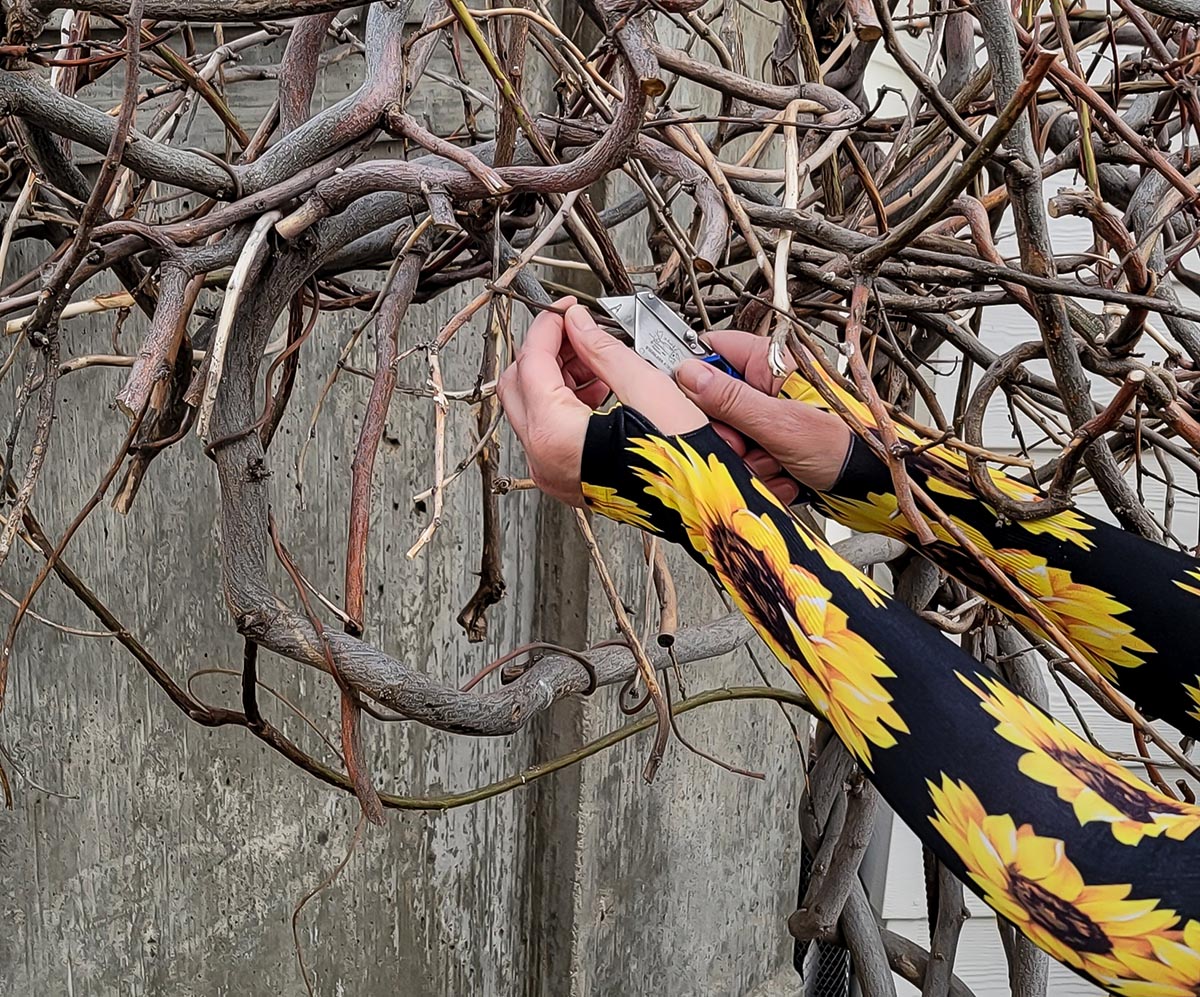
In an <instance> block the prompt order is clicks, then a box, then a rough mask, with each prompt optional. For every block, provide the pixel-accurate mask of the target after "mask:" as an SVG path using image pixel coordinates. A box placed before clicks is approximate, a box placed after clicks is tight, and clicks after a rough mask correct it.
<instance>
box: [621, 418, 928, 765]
mask: <svg viewBox="0 0 1200 997" xmlns="http://www.w3.org/2000/svg"><path fill="white" fill-rule="evenodd" d="M631 450H632V452H633V453H634V455H635V456H636V457H638V458H639V459H640V460H641V461H643V462H644V463H645V465H647V466H639V467H638V468H637V471H636V473H637V475H638V476H639V477H640V478H641V479H642V480H644V481H645V482H646V485H647V487H646V493H647V494H648V495H650V496H651V497H653V498H655V499H656V500H657V501H659V502H661V503H662V504H663V505H665V506H666V507H667V508H669V509H672V510H674V511H675V512H677V513H678V514H679V516H680V518H681V519H682V521H683V526H684V529H685V530H686V531H687V535H688V539H689V542H690V543H691V545H692V547H693V549H694V550H696V551H697V552H698V553H699V554H700V555H701V556H702V557H703V558H704V560H705V561H706V562H707V563H708V564H709V566H710V567H711V568H712V569H713V570H714V571H715V572H716V575H717V577H718V578H719V579H720V581H721V583H722V585H723V586H724V588H725V589H726V591H727V592H728V593H729V595H730V597H731V598H732V599H733V600H734V602H735V603H736V604H737V606H738V608H739V609H740V610H741V611H742V612H743V613H744V614H745V615H746V618H747V619H748V620H750V622H751V623H752V624H753V626H754V628H755V630H756V631H757V632H758V633H759V635H760V636H761V637H762V638H763V640H764V641H765V642H766V643H767V646H768V647H770V648H771V650H772V652H774V654H775V655H776V657H778V658H779V660H780V661H782V662H783V663H784V664H785V665H786V666H787V667H788V669H789V671H791V673H792V675H793V676H794V677H795V679H796V681H797V682H798V683H799V685H800V688H801V689H802V690H803V691H804V693H805V695H807V696H808V697H809V699H810V700H812V703H813V705H814V707H816V709H817V710H818V711H820V713H821V714H822V715H823V716H825V718H826V719H827V720H828V721H829V723H830V724H831V725H832V726H833V729H834V730H835V731H836V732H837V734H838V736H839V737H840V738H841V739H842V741H843V742H844V743H845V744H846V746H847V748H849V750H850V751H851V752H852V753H853V754H854V756H855V757H856V758H857V759H858V760H859V761H860V762H862V763H863V764H864V765H865V766H867V767H868V768H870V765H871V750H872V747H873V746H874V747H877V748H890V747H891V746H893V745H894V744H895V743H896V736H895V735H896V734H897V733H907V732H908V727H907V725H906V724H905V723H904V721H903V720H902V719H901V717H900V715H899V714H898V713H897V712H896V710H895V708H894V707H893V706H892V697H891V696H890V694H889V693H888V691H887V689H886V688H885V687H884V684H883V681H882V680H884V679H888V678H892V677H894V672H893V671H892V669H891V668H889V667H888V665H887V664H886V662H884V660H883V658H882V657H881V656H880V654H879V652H878V651H877V650H876V649H875V648H874V647H873V646H872V645H871V644H870V643H869V642H868V641H867V640H865V639H864V638H863V637H861V636H860V635H858V634H856V633H854V632H853V631H852V630H851V629H850V628H849V626H848V619H847V616H846V614H845V612H843V611H842V610H841V609H839V608H838V607H837V606H836V605H834V603H833V601H832V593H831V592H830V590H829V589H828V588H827V587H826V586H825V585H824V584H823V583H822V582H821V580H820V579H819V578H818V577H817V576H816V575H814V574H813V573H812V572H810V571H806V570H805V569H803V568H801V567H799V566H798V565H796V564H793V563H792V558H791V555H790V554H789V552H788V547H787V542H786V541H785V540H784V537H783V534H782V533H781V532H780V529H779V527H778V526H777V525H776V523H775V522H774V521H773V520H772V519H771V517H770V516H769V515H767V514H765V513H764V514H756V513H754V512H752V511H750V510H749V509H748V508H746V499H745V498H744V497H743V496H742V494H741V492H740V491H739V490H738V487H737V485H736V483H735V482H734V481H733V478H732V477H731V476H730V474H729V470H728V469H727V468H726V467H725V465H723V464H722V463H721V462H720V461H719V460H718V459H717V457H716V456H712V455H710V456H709V457H708V458H707V459H705V458H704V457H703V456H701V455H700V454H699V453H698V452H697V451H696V450H695V449H694V448H692V447H691V446H689V445H688V443H687V442H686V441H683V440H680V441H678V442H677V443H669V442H667V441H666V440H662V439H656V438H653V437H648V438H644V439H638V440H634V441H632V444H631ZM763 497H764V499H766V500H767V501H769V502H770V503H771V504H772V505H774V507H775V511H776V512H777V513H778V514H779V515H782V516H784V517H787V518H789V519H791V513H790V512H789V511H788V510H787V509H786V508H784V507H783V506H782V505H780V504H779V503H778V502H777V501H776V500H775V499H774V498H773V497H771V496H770V494H769V493H767V492H764V493H763ZM795 532H796V534H797V535H798V536H800V537H801V538H802V539H803V542H804V543H805V544H808V545H810V547H811V549H813V550H814V551H817V552H819V553H820V556H821V557H822V560H823V561H824V563H825V564H826V565H827V566H828V567H829V568H831V569H832V570H834V571H836V572H838V573H839V574H841V575H842V576H843V577H844V578H845V579H846V580H847V581H848V582H851V583H852V584H853V585H854V586H855V588H857V589H858V591H860V592H862V593H863V594H864V596H866V597H867V599H868V600H869V601H870V602H871V604H872V605H873V606H880V605H882V604H883V601H884V598H885V596H884V595H883V593H882V591H881V590H879V589H878V587H876V586H875V584H874V583H873V582H871V581H870V580H869V579H867V578H866V577H865V576H864V575H862V574H861V573H859V572H857V571H855V569H854V568H853V567H851V566H850V565H849V564H847V563H846V562H845V561H844V560H842V559H841V558H840V557H838V556H837V554H835V553H834V552H833V551H832V550H831V549H829V548H828V545H825V544H823V543H821V541H820V540H818V539H817V538H816V537H813V536H811V535H809V534H808V532H807V531H805V530H804V529H803V528H802V527H800V525H799V524H798V523H796V531H795Z"/></svg>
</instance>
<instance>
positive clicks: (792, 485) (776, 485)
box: [763, 477, 800, 505]
mask: <svg viewBox="0 0 1200 997" xmlns="http://www.w3.org/2000/svg"><path fill="white" fill-rule="evenodd" d="M763 485H765V486H766V489H767V491H769V492H770V493H771V494H772V495H774V496H775V497H776V498H777V499H779V501H780V502H782V503H783V504H784V505H791V504H792V503H793V502H795V501H796V499H798V498H799V497H800V486H799V485H798V484H796V482H795V480H794V479H792V478H788V477H775V478H767V479H766V480H765V481H763Z"/></svg>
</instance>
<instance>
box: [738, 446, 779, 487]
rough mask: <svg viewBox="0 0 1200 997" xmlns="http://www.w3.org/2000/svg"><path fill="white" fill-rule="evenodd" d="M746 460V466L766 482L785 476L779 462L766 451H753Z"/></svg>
mask: <svg viewBox="0 0 1200 997" xmlns="http://www.w3.org/2000/svg"><path fill="white" fill-rule="evenodd" d="M744 459H745V461H746V466H747V467H748V468H750V470H751V471H753V472H754V473H755V474H757V475H758V476H759V477H760V478H762V479H764V480H766V479H767V478H774V477H777V476H779V475H781V474H783V467H782V466H781V465H780V463H779V461H777V460H776V459H775V458H774V457H772V456H771V455H770V454H769V453H767V452H766V451H765V450H752V451H751V452H750V453H748V454H747V455H746V457H745V458H744Z"/></svg>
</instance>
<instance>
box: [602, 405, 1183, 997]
mask: <svg viewBox="0 0 1200 997" xmlns="http://www.w3.org/2000/svg"><path fill="white" fill-rule="evenodd" d="M583 471H584V478H585V484H584V495H585V498H586V501H587V504H588V505H589V506H590V507H591V508H592V509H593V510H594V511H596V512H597V513H601V514H603V515H605V516H608V517H610V518H613V519H615V520H618V521H620V522H624V523H629V524H631V525H635V526H638V527H640V528H642V529H649V530H651V531H653V532H655V533H657V534H659V535H661V536H663V537H665V538H667V539H669V540H672V541H675V542H678V543H681V544H682V545H684V547H685V548H686V549H687V550H688V552H689V553H690V554H691V556H692V557H693V558H694V559H695V560H696V561H697V562H698V563H699V564H701V565H702V566H703V567H704V568H705V569H706V570H707V571H708V572H710V573H711V574H712V575H713V577H714V578H715V579H717V581H718V582H719V583H720V584H721V585H722V586H723V587H724V589H725V590H726V591H727V592H728V593H729V595H730V597H731V598H732V599H733V600H734V601H735V602H736V604H737V606H738V608H739V609H740V610H741V611H742V613H744V614H745V616H746V618H747V619H748V620H749V621H750V623H751V624H752V625H753V627H754V629H755V630H756V631H757V633H758V634H759V635H760V636H761V637H762V639H763V640H764V642H765V643H766V644H767V646H768V647H769V648H770V649H771V651H772V652H773V653H774V654H775V656H776V657H777V658H778V659H779V661H780V662H781V663H782V664H783V665H784V667H785V668H787V670H788V671H789V672H790V673H791V675H792V676H793V677H794V678H795V680H796V682H797V683H798V684H799V685H800V687H801V689H802V690H803V691H804V692H805V694H806V695H807V696H808V698H809V699H810V701H811V702H812V704H813V707H814V708H815V709H816V710H817V711H818V712H819V713H820V714H821V715H822V716H823V717H824V718H825V719H826V720H828V722H829V723H830V725H831V726H832V727H833V729H834V730H835V731H836V733H837V735H838V736H839V738H841V740H842V741H843V743H844V744H845V745H846V747H847V749H848V750H849V751H850V752H851V753H852V754H853V755H854V756H855V758H856V759H857V760H858V761H859V763H860V765H861V766H862V767H863V769H864V770H865V771H866V772H867V773H868V775H869V776H870V777H871V779H872V780H873V781H874V782H875V784H876V785H877V786H878V788H879V790H880V792H881V793H882V794H883V796H884V797H885V799H887V801H888V803H889V804H890V805H891V806H892V808H893V809H894V810H895V812H896V813H897V814H898V816H899V817H900V818H901V819H902V820H904V821H905V823H907V824H908V826H909V827H910V828H912V829H913V831H914V832H915V833H916V834H917V835H918V836H919V837H920V838H921V839H922V840H923V841H924V842H925V843H926V844H927V845H928V846H929V847H930V848H931V849H933V851H934V852H935V853H936V854H937V855H938V856H939V857H940V858H941V859H942V860H943V861H944V862H946V863H947V865H948V866H949V867H950V868H951V869H952V870H954V871H955V873H956V874H957V875H958V876H959V877H960V878H961V879H962V880H963V882H964V883H965V884H966V885H967V886H968V887H970V888H971V889H972V890H974V891H975V892H976V893H977V894H978V895H979V896H980V897H981V898H982V899H983V900H984V901H985V902H986V903H988V904H989V905H990V906H991V907H993V908H994V909H995V910H996V911H997V912H998V913H999V914H1001V915H1002V916H1003V917H1005V918H1007V919H1008V920H1009V921H1011V922H1012V923H1013V924H1014V925H1015V926H1016V927H1017V928H1018V929H1019V930H1021V931H1022V932H1023V933H1024V934H1025V935H1026V936H1028V937H1029V938H1030V939H1031V940H1032V941H1033V942H1034V943H1035V944H1037V945H1038V946H1040V947H1041V948H1042V949H1044V950H1045V951H1046V952H1048V953H1049V954H1050V955H1051V956H1053V957H1054V958H1055V959H1057V960H1058V961H1060V962H1061V963H1063V964H1064V965H1066V966H1068V967H1070V968H1071V969H1073V970H1075V971H1076V972H1078V973H1079V974H1080V975H1082V976H1085V977H1087V978H1088V979H1090V980H1092V981H1094V982H1095V983H1097V984H1099V985H1100V986H1102V987H1104V988H1106V989H1108V990H1109V991H1110V992H1112V993H1115V994H1120V995H1123V997H1188V995H1191V997H1200V862H1198V861H1197V859H1200V808H1198V807H1195V806H1191V805H1188V804H1185V803H1180V802H1178V801H1176V800H1173V799H1170V798H1168V797H1165V796H1163V795H1161V794H1159V793H1157V792H1156V791H1155V790H1153V789H1152V788H1151V787H1149V786H1147V785H1145V784H1144V783H1142V782H1141V781H1139V780H1138V779H1136V778H1135V777H1134V776H1132V775H1131V774H1130V773H1129V772H1127V771H1126V770H1125V769H1124V768H1122V767H1121V766H1120V765H1119V764H1117V763H1116V762H1114V761H1112V760H1111V759H1110V758H1108V757H1107V756H1106V755H1105V754H1103V752H1101V751H1099V750H1097V749H1095V748H1093V747H1092V746H1091V745H1089V744H1088V743H1087V742H1085V741H1083V740H1082V739H1080V738H1079V737H1078V736H1076V735H1075V734H1074V733H1073V732H1072V731H1071V730H1070V729H1068V728H1067V727H1065V726H1063V725H1062V724H1060V723H1058V722H1057V721H1056V720H1054V719H1053V718H1051V717H1050V716H1048V715H1047V714H1046V713H1044V712H1042V711H1041V710H1040V709H1039V708H1038V707H1036V706H1035V705H1033V704H1032V703H1030V702H1028V701H1026V700H1024V699H1022V698H1021V697H1020V696H1019V695H1018V694H1017V693H1016V692H1014V691H1013V690H1012V689H1011V688H1009V687H1008V686H1007V685H1006V684H1005V683H1003V682H1002V681H1000V680H999V679H998V678H996V677H995V676H994V675H992V674H990V673H988V672H986V671H983V670H982V669H981V666H980V665H979V663H978V662H976V661H975V660H974V659H972V658H971V657H969V656H968V655H967V654H965V653H964V652H963V651H962V650H960V649H959V648H958V647H956V646H955V645H953V644H952V643H950V642H949V641H948V640H946V639H945V638H944V637H943V636H942V635H941V634H940V633H938V632H937V631H935V630H934V629H932V628H931V627H929V626H927V625H926V624H925V623H924V622H922V621H921V620H919V619H917V618H916V616H914V615H913V614H912V613H911V612H910V611H909V610H908V609H907V608H906V607H905V606H903V605H902V604H900V603H897V602H894V601H892V600H891V598H890V597H889V596H888V595H887V594H886V593H885V592H883V591H882V590H880V589H879V588H878V587H877V586H876V585H875V584H874V583H873V582H872V581H871V580H870V579H869V578H867V577H866V576H865V575H863V574H862V573H860V572H858V571H857V570H856V569H854V568H853V567H852V566H850V565H849V564H847V563H846V562H845V561H844V560H842V559H841V558H840V557H838V555H837V554H836V553H835V552H834V551H833V550H832V548H830V547H829V546H828V545H827V544H826V543H825V542H824V541H823V540H822V539H821V538H820V537H819V536H817V535H816V534H814V533H812V532H811V531H810V530H808V529H807V528H806V527H805V526H804V525H803V524H802V523H801V522H800V521H799V520H798V519H797V518H796V517H795V515H794V514H793V513H792V512H791V510H789V509H787V508H785V507H784V506H783V505H781V504H780V503H779V501H778V500H777V499H775V497H774V496H773V495H772V494H771V493H770V492H769V491H768V490H767V489H766V488H765V487H764V486H763V485H762V484H761V483H760V482H759V481H758V480H757V479H755V478H754V476H753V475H752V474H751V473H750V472H749V471H748V470H747V468H746V466H745V465H744V464H743V463H742V462H741V460H740V459H738V458H737V456H736V455H735V454H734V453H733V452H732V451H731V450H729V448H728V447H727V446H726V445H725V443H724V442H723V441H722V440H721V438H720V437H719V436H718V435H717V434H716V433H715V432H714V431H713V430H712V428H711V427H709V426H706V427H704V428H702V429H700V430H697V431H695V432H693V433H688V434H685V435H682V436H667V435H663V434H661V433H659V432H658V431H657V430H656V429H655V428H654V427H653V426H652V425H650V424H649V423H647V422H646V421H645V419H643V418H642V417H641V416H639V415H638V414H637V413H636V412H634V411H632V410H630V409H627V408H623V407H620V406H618V407H617V408H615V409H614V410H612V411H611V412H607V413H604V414H596V415H593V417H592V419H591V423H590V425H589V428H588V434H587V440H586V443H585V446H584V454H583Z"/></svg>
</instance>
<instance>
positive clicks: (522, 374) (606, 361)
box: [496, 297, 708, 505]
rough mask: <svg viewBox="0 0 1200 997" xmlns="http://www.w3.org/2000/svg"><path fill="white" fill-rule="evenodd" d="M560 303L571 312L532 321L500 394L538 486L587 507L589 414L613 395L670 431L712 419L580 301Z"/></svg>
mask: <svg viewBox="0 0 1200 997" xmlns="http://www.w3.org/2000/svg"><path fill="white" fill-rule="evenodd" d="M555 307H556V308H558V309H560V310H563V311H565V313H566V314H565V316H564V315H562V314H559V313H556V312H550V311H546V312H542V314H540V315H539V316H538V317H537V318H536V319H534V321H533V324H532V325H530V327H529V332H528V333H526V335H525V342H524V343H523V344H522V346H521V349H520V350H519V351H518V353H517V356H516V358H515V359H514V361H513V363H512V364H510V365H509V367H508V369H507V370H505V371H504V373H503V374H502V375H501V376H500V381H499V383H498V384H497V385H496V393H497V394H498V395H499V396H500V403H501V404H502V405H503V406H504V411H505V413H506V414H507V415H508V421H509V422H510V423H511V424H512V427H513V431H514V432H515V433H516V434H517V438H518V439H519V440H520V441H521V445H522V446H524V448H525V456H526V457H527V458H528V460H529V470H530V474H531V475H532V477H533V480H534V482H535V483H536V484H537V486H538V487H539V488H540V489H541V490H542V491H544V492H545V493H546V494H547V495H550V496H552V497H553V498H556V499H559V500H560V501H562V502H566V503H567V504H568V505H582V504H583V492H582V491H581V490H580V464H581V460H582V457H583V441H584V436H585V434H586V433H587V424H588V419H589V418H591V415H592V409H594V408H595V407H596V406H598V405H599V404H600V403H601V402H603V401H604V399H605V398H607V397H608V395H609V393H610V392H611V393H612V394H615V395H616V396H617V397H618V398H619V399H620V400H621V401H622V402H624V403H625V404H626V405H629V406H630V407H631V408H635V409H637V411H639V412H640V413H641V414H642V415H644V416H645V417H646V418H647V419H649V420H650V421H651V422H652V423H654V425H655V426H657V427H658V428H659V429H660V430H661V431H662V432H664V433H666V434H668V435H673V434H677V433H688V432H691V431H692V430H693V429H699V428H700V427H701V426H703V425H704V424H705V423H706V422H708V419H707V418H706V417H705V415H704V413H703V412H701V411H700V409H698V408H697V407H696V406H695V405H693V404H692V403H691V402H690V401H688V399H687V398H686V397H685V396H684V394H683V392H681V391H680V390H679V388H678V387H677V386H676V384H675V382H674V381H673V380H672V379H671V378H670V377H669V376H668V375H667V374H664V373H663V372H662V371H660V370H659V369H658V368H656V367H654V366H653V365H652V364H650V363H649V362H648V361H646V360H643V359H642V358H641V357H639V356H638V355H637V354H636V353H635V352H634V351H633V350H631V349H629V347H627V346H624V345H623V344H621V343H619V342H618V341H617V340H615V339H613V337H612V336H610V335H609V334H608V333H606V332H604V331H603V330H602V329H601V328H600V327H599V326H598V325H596V322H595V320H594V319H593V318H592V316H591V314H590V313H589V312H588V310H587V309H586V308H584V307H583V306H582V305H578V304H576V303H575V299H574V298H569V297H568V298H560V299H559V300H558V301H556V302H555Z"/></svg>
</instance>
